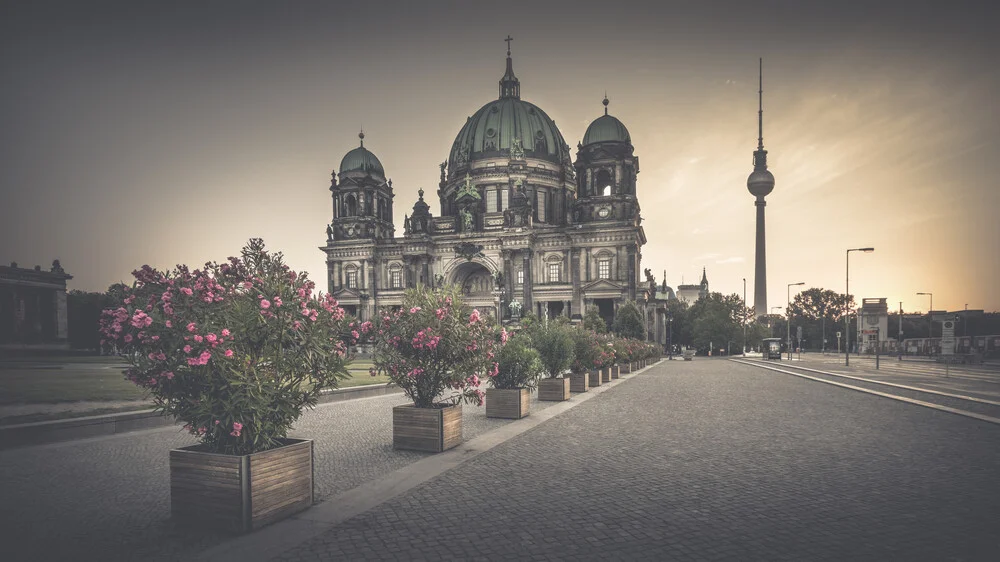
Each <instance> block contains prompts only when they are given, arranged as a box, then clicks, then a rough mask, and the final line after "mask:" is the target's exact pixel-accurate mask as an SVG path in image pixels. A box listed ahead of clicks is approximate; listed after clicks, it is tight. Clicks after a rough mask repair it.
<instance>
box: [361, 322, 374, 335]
mask: <svg viewBox="0 0 1000 562" xmlns="http://www.w3.org/2000/svg"><path fill="white" fill-rule="evenodd" d="M371 329H372V323H371V322H364V323H362V324H361V333H362V334H367V333H368V331H369V330H371Z"/></svg>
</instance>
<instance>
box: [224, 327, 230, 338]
mask: <svg viewBox="0 0 1000 562" xmlns="http://www.w3.org/2000/svg"><path fill="white" fill-rule="evenodd" d="M229 334H230V331H229V328H223V329H222V335H223V336H225V337H229Z"/></svg>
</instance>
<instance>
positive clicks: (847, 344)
mask: <svg viewBox="0 0 1000 562" xmlns="http://www.w3.org/2000/svg"><path fill="white" fill-rule="evenodd" d="M874 251H875V248H851V249H850V250H847V268H846V269H847V272H846V277H847V280H846V282H845V283H844V288H845V289H846V292H845V293H844V365H845V366H847V365H850V364H851V314H850V310H848V309H847V303H848V302H849V301H850V298H851V252H865V253H868V252H874ZM858 329H861V326H858Z"/></svg>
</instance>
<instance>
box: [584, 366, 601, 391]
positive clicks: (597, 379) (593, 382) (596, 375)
mask: <svg viewBox="0 0 1000 562" xmlns="http://www.w3.org/2000/svg"><path fill="white" fill-rule="evenodd" d="M587 375H588V376H589V378H590V386H592V387H596V386H601V384H602V383H603V381H602V380H601V379H602V377H601V370H600V369H598V370H596V371H590V372H589V373H587Z"/></svg>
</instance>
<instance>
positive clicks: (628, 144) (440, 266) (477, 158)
mask: <svg viewBox="0 0 1000 562" xmlns="http://www.w3.org/2000/svg"><path fill="white" fill-rule="evenodd" d="M498 93H499V96H498V98H497V99H495V100H492V101H489V102H487V103H486V104H485V105H483V106H482V107H481V108H480V109H479V110H478V111H476V112H475V113H474V114H473V115H472V116H471V117H469V118H468V119H467V120H466V122H465V124H464V125H463V126H462V127H461V130H460V131H459V133H458V135H457V136H456V138H455V141H454V143H453V145H452V148H451V151H450V154H449V155H448V159H447V160H446V161H445V162H442V163H441V164H440V182H439V184H438V189H437V194H436V195H437V202H438V208H439V209H440V214H439V215H438V216H435V215H434V214H432V213H431V210H430V205H429V204H428V203H427V201H425V193H424V191H423V190H420V191H419V192H418V193H419V196H418V200H417V201H416V203H414V204H413V209H412V212H411V213H407V215H406V217H405V219H404V224H403V229H402V230H403V233H402V234H403V236H402V237H401V238H400V237H396V236H395V234H396V229H395V225H394V224H393V222H392V221H393V199H394V194H393V186H392V181H391V180H389V179H387V177H386V172H385V169H384V168H383V166H382V163H381V161H379V159H378V158H377V157H376V156H375V154H373V153H372V152H371V151H370V150H368V148H366V147H365V146H364V134H363V133H362V134H361V135H359V137H360V138H361V142H360V146H359V147H357V148H355V149H353V150H351V151H350V152H348V153H347V154H346V155H345V156H344V158H343V160H342V161H341V163H340V168H339V170H334V173H333V174H332V176H333V177H332V181H331V185H330V192H331V195H332V201H333V207H332V212H333V219H332V221H331V223H330V224H329V225H328V226H327V241H326V245H324V246H322V247H321V248H320V249H321V250H322V251H323V252H325V253H326V255H327V278H328V287H329V292H331V293H332V294H333V295H334V296H336V297H337V299H338V300H339V301H340V303H341V304H342V305H343V306H344V307H345V308H346V309H347V310H348V311H349V312H351V313H353V314H355V315H357V316H359V317H361V318H370V317H371V315H372V314H373V313H374V312H375V311H376V310H378V309H379V308H381V307H391V306H398V305H399V304H400V302H401V299H402V296H403V292H404V290H405V289H406V288H409V287H415V286H417V285H421V284H422V285H425V286H431V287H437V286H441V285H444V284H453V285H457V286H459V287H460V288H461V290H462V292H463V293H464V295H465V297H464V298H465V300H466V302H468V303H469V304H471V305H472V306H475V307H479V308H480V309H483V310H489V311H494V314H496V311H500V312H501V314H502V316H503V317H504V319H507V318H508V317H509V316H510V315H511V312H512V311H513V310H514V309H518V310H522V311H525V312H526V311H532V312H534V313H535V314H537V315H539V317H543V316H548V317H554V316H557V315H565V316H569V317H571V318H573V319H579V318H581V317H582V315H583V313H584V309H585V307H586V306H588V305H591V304H593V305H596V306H598V308H599V310H600V311H601V314H602V316H604V317H605V319H606V320H608V321H609V322H610V321H611V320H612V319H613V317H614V314H615V311H616V310H617V308H618V306H619V305H620V304H622V303H623V302H625V300H626V299H630V300H636V301H637V302H639V303H640V305H641V304H642V302H643V298H642V297H641V296H640V297H639V298H637V296H638V295H637V292H642V291H645V290H646V288H645V286H642V287H639V286H638V285H639V283H638V275H639V271H640V269H639V265H640V260H641V248H642V246H643V244H645V242H646V237H645V234H644V233H643V228H642V226H641V222H642V219H641V217H640V207H639V201H638V198H637V196H636V178H637V176H638V173H639V159H638V157H637V156H636V155H635V154H634V148H633V146H632V141H631V137H630V135H629V132H628V129H626V127H625V125H624V124H622V123H621V121H619V120H618V119H616V118H615V117H613V116H611V115H609V114H608V109H607V106H608V100H607V99H605V100H604V106H605V107H604V115H600V116H599V117H598V118H597V119H596V120H594V121H593V122H592V123H591V124H590V126H589V127H588V129H587V132H586V134H585V135H584V137H583V139H582V141H581V142H580V143H579V144H578V146H577V151H576V159H575V161H574V160H573V159H572V157H571V153H570V147H569V146H568V145H567V144H566V142H565V140H564V139H563V136H562V134H561V133H560V132H559V129H558V128H557V127H556V124H555V122H553V121H552V119H550V118H549V117H548V115H546V113H545V112H544V111H543V110H542V109H541V108H539V107H537V106H535V105H534V104H531V103H529V102H527V101H524V100H522V99H521V89H520V82H519V80H518V79H517V77H516V76H515V75H514V71H513V65H512V61H511V58H510V51H509V50H508V52H507V67H506V72H505V73H504V75H503V77H502V78H501V79H500V82H499V92H498ZM429 197H430V196H429V195H428V198H429Z"/></svg>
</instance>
